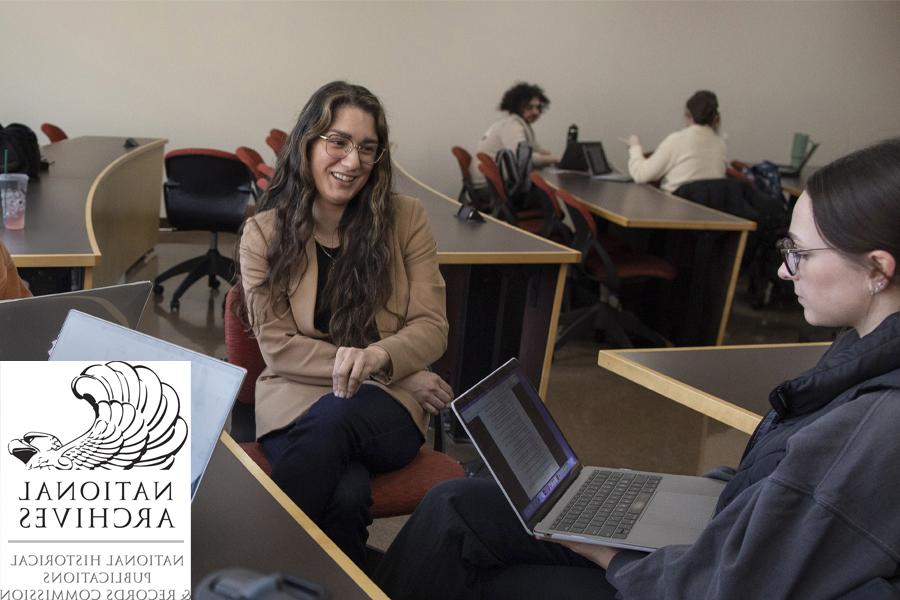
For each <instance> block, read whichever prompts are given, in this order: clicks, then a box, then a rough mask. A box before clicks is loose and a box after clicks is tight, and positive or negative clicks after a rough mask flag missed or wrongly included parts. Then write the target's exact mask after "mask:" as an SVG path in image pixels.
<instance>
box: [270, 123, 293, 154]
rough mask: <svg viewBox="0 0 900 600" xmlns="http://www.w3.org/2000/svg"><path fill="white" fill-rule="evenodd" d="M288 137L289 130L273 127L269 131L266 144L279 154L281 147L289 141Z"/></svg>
mask: <svg viewBox="0 0 900 600" xmlns="http://www.w3.org/2000/svg"><path fill="white" fill-rule="evenodd" d="M287 139H288V134H287V132H285V131H282V130H280V129H272V130H270V131H269V135H268V136H266V144H268V145H269V148H271V149H272V152H274V153H275V154H276V155H278V154H280V153H281V149H282V148H283V147H284V145H285V144H286V143H287Z"/></svg>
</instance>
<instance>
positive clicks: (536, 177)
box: [528, 171, 565, 221]
mask: <svg viewBox="0 0 900 600" xmlns="http://www.w3.org/2000/svg"><path fill="white" fill-rule="evenodd" d="M528 177H529V178H530V179H531V183H533V184H534V185H536V186H537V187H538V189H540V190H541V191H542V192H544V194H546V195H547V198H549V199H550V206H551V207H552V208H553V215H554V217H556V218H557V219H559V220H560V221H562V220H563V219H564V218H565V213H563V209H562V206H560V205H559V198H557V197H556V190H555V189H553V186H551V185H550V184H549V183H547V180H546V179H544V178H543V177H541V176H540V174H539V173H538V172H537V171H532V172H531V173H529V174H528Z"/></svg>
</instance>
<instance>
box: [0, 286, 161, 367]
mask: <svg viewBox="0 0 900 600" xmlns="http://www.w3.org/2000/svg"><path fill="white" fill-rule="evenodd" d="M152 289H153V284H152V283H151V282H149V281H138V282H135V283H126V284H124V285H113V286H109V287H101V288H94V289H90V290H79V291H77V292H65V293H62V294H47V295H44V296H32V297H30V298H18V299H16V300H4V301H0V332H3V333H2V336H0V360H47V356H48V353H49V352H50V346H51V345H52V344H53V340H55V339H56V335H57V334H58V333H59V329H60V327H62V324H63V321H65V320H66V316H67V315H68V314H69V311H70V310H72V309H76V310H80V311H81V312H84V313H87V314H90V315H94V316H95V317H99V318H101V319H105V320H107V321H111V322H113V323H117V324H119V325H122V326H123V327H129V328H131V329H135V328H137V326H138V322H139V321H140V320H141V315H142V314H143V313H144V308H145V307H146V306H147V300H148V299H149V298H150V292H151V291H152Z"/></svg>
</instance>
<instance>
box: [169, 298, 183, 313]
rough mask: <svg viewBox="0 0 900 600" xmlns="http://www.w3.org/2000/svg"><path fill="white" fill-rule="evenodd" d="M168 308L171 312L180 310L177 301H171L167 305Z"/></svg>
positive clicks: (179, 303) (179, 304)
mask: <svg viewBox="0 0 900 600" xmlns="http://www.w3.org/2000/svg"><path fill="white" fill-rule="evenodd" d="M169 308H171V309H172V310H173V311H177V310H178V309H179V308H181V302H179V301H178V300H172V302H170V303H169Z"/></svg>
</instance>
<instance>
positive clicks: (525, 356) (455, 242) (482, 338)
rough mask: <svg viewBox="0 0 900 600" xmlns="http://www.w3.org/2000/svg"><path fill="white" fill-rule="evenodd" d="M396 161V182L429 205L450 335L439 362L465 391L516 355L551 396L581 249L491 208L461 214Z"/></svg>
mask: <svg viewBox="0 0 900 600" xmlns="http://www.w3.org/2000/svg"><path fill="white" fill-rule="evenodd" d="M394 167H395V168H394V187H395V188H396V190H397V191H398V192H400V193H403V194H407V195H410V196H415V197H416V198H418V199H419V200H420V201H421V202H422V205H423V206H424V207H425V210H426V212H427V213H428V221H429V223H430V224H431V229H432V232H433V234H434V238H435V241H436V243H437V251H438V262H439V264H440V266H441V273H442V274H443V276H444V280H445V281H446V282H447V316H448V319H449V320H450V340H449V341H448V347H447V352H446V353H445V355H444V358H443V359H441V362H440V363H438V364H437V365H436V366H435V370H436V371H437V372H438V373H442V374H443V373H446V374H447V375H448V376H449V377H450V380H448V382H449V383H450V384H451V386H453V389H454V391H455V392H457V393H460V392H462V391H464V390H466V389H468V388H469V387H471V386H472V385H474V384H475V383H477V382H478V381H480V380H481V379H482V378H484V377H485V376H487V375H488V374H489V373H490V372H491V371H493V370H494V369H495V368H496V367H499V366H500V365H501V364H503V363H504V362H506V360H507V359H508V358H510V357H512V356H517V357H518V358H519V361H520V362H521V363H522V365H523V367H524V369H525V372H526V373H527V374H528V376H529V377H530V378H531V381H532V382H533V383H534V384H535V385H536V386H537V387H538V389H539V390H540V393H541V397H546V393H547V386H548V384H549V380H550V364H551V361H552V358H553V344H554V342H555V340H556V329H557V324H558V321H559V310H560V305H561V303H562V294H563V290H564V288H565V282H566V272H567V269H568V265H569V264H572V263H576V262H578V261H579V260H580V257H581V254H580V253H579V252H577V251H575V250H572V249H571V248H568V247H566V246H562V245H560V244H557V243H555V242H551V241H550V240H547V239H544V238H542V237H539V236H536V235H532V234H530V233H528V232H526V231H523V230H521V229H519V228H518V227H513V226H511V225H508V224H507V223H503V222H501V221H498V220H496V219H493V218H491V217H490V216H488V215H484V219H485V220H484V222H483V223H479V222H474V221H461V220H459V219H457V218H456V217H455V214H456V211H457V209H458V208H459V206H460V205H459V203H458V202H456V201H455V200H452V199H450V198H449V197H447V196H445V195H443V194H441V193H440V192H438V191H436V190H434V189H433V188H431V187H429V186H428V185H426V184H424V183H422V182H421V181H419V180H417V179H415V178H414V177H413V176H411V175H410V174H409V173H407V172H406V171H405V170H404V169H403V168H402V167H401V166H400V165H397V164H396V163H394ZM451 380H452V381H451Z"/></svg>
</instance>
